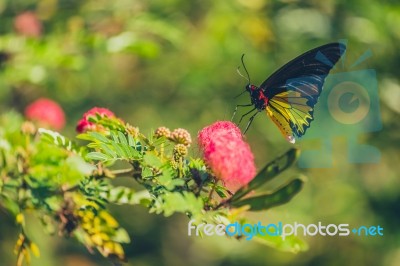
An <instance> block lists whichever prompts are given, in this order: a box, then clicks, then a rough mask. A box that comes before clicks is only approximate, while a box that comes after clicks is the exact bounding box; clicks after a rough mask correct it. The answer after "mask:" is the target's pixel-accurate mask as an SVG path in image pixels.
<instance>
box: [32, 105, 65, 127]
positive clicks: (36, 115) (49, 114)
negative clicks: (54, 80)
mask: <svg viewBox="0 0 400 266" xmlns="http://www.w3.org/2000/svg"><path fill="white" fill-rule="evenodd" d="M25 117H26V118H27V119H29V120H31V121H33V122H35V123H36V124H38V125H39V126H41V127H50V128H52V129H55V130H61V129H62V128H63V127H64V125H65V115H64V111H63V109H62V108H61V107H60V105H59V104H58V103H56V102H55V101H53V100H50V99H46V98H40V99H38V100H36V101H34V102H33V103H31V104H30V105H28V106H27V107H26V108H25Z"/></svg>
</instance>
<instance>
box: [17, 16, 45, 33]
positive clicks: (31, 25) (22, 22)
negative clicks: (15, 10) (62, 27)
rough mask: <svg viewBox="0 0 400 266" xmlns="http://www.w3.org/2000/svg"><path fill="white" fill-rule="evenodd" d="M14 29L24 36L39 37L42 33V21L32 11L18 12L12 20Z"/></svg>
mask: <svg viewBox="0 0 400 266" xmlns="http://www.w3.org/2000/svg"><path fill="white" fill-rule="evenodd" d="M14 27H15V30H16V31H17V32H18V33H19V34H21V35H23V36H26V37H39V36H40V35H41V34H42V23H41V22H40V20H39V19H38V17H37V15H36V14H35V13H33V12H29V11H27V12H24V13H21V14H19V15H18V16H17V17H16V18H15V20H14Z"/></svg>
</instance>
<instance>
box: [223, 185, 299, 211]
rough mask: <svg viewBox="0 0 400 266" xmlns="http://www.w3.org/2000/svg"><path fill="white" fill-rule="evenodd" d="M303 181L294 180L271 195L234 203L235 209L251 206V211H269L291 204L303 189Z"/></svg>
mask: <svg viewBox="0 0 400 266" xmlns="http://www.w3.org/2000/svg"><path fill="white" fill-rule="evenodd" d="M303 183H304V182H303V181H302V180H301V179H294V180H292V181H290V182H289V183H288V184H286V185H284V186H282V187H281V188H279V189H278V190H276V191H275V192H273V193H271V194H264V195H260V196H255V197H251V198H246V199H243V200H240V201H232V202H231V205H232V206H233V207H241V206H244V205H249V206H250V210H251V211H261V210H267V209H270V208H272V207H275V206H278V205H282V204H284V203H287V202H289V201H290V200H291V199H292V198H293V197H294V196H295V195H296V194H297V193H298V192H299V191H300V190H301V188H302V187H303Z"/></svg>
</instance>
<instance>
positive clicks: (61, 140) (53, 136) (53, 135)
mask: <svg viewBox="0 0 400 266" xmlns="http://www.w3.org/2000/svg"><path fill="white" fill-rule="evenodd" d="M38 132H39V134H40V136H41V139H42V140H43V141H45V142H47V143H50V144H54V145H57V146H58V147H61V148H64V149H66V150H68V151H73V150H76V146H75V144H74V143H73V142H72V141H70V140H69V139H68V138H66V137H64V136H63V135H61V134H60V133H58V132H55V131H52V130H49V129H45V128H39V129H38Z"/></svg>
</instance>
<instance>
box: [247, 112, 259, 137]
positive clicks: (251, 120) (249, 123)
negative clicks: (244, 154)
mask: <svg viewBox="0 0 400 266" xmlns="http://www.w3.org/2000/svg"><path fill="white" fill-rule="evenodd" d="M259 113H260V112H259V111H257V112H256V113H255V114H254V115H252V116H251V117H250V119H249V122H248V123H247V125H246V128H245V129H244V132H243V135H244V134H246V132H247V130H248V129H249V127H250V125H251V123H252V122H253V120H254V117H256V115H258V114H259Z"/></svg>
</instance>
